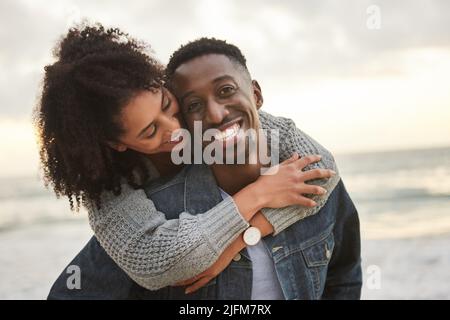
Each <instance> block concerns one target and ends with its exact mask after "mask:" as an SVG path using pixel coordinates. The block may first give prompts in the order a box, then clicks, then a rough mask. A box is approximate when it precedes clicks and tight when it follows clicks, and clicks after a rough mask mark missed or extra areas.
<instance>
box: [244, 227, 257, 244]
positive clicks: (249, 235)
mask: <svg viewBox="0 0 450 320" xmlns="http://www.w3.org/2000/svg"><path fill="white" fill-rule="evenodd" d="M259 240H261V232H260V231H259V229H258V228H255V227H250V228H248V229H247V230H245V232H244V242H245V243H246V244H247V245H249V246H254V245H255V244H257V243H258V242H259Z"/></svg>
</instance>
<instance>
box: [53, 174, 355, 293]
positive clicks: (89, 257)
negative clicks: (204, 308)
mask: <svg viewBox="0 0 450 320" xmlns="http://www.w3.org/2000/svg"><path fill="white" fill-rule="evenodd" d="M146 193H147V195H148V197H149V198H150V199H152V201H153V202H154V204H155V205H156V207H157V209H158V210H160V211H162V212H166V216H167V218H168V219H176V218H178V215H179V214H180V213H181V212H183V211H187V212H189V213H191V214H200V213H203V212H205V211H207V210H208V209H210V208H212V207H213V206H214V205H216V204H217V203H219V202H220V201H221V200H222V197H221V195H220V190H219V188H218V187H217V184H216V181H215V178H214V176H213V174H212V172H211V170H210V168H208V167H207V166H205V165H191V166H187V167H186V168H185V169H183V170H182V171H181V172H180V173H179V174H178V175H177V176H175V178H173V179H171V180H170V181H157V182H154V183H152V184H150V185H149V186H148V187H147V188H146ZM167 212H170V214H167ZM262 241H264V244H265V246H266V247H267V248H268V250H269V251H270V252H271V254H272V257H273V260H274V263H275V270H276V273H277V277H278V280H279V281H280V284H281V288H282V290H283V294H284V296H285V298H286V299H289V300H291V299H359V298H360V293H361V285H362V275H361V259H360V232H359V219H358V213H357V211H356V209H355V207H354V205H353V203H352V201H351V199H350V197H349V195H348V194H347V191H346V190H345V187H344V184H343V182H342V181H340V182H339V184H338V185H337V186H336V188H335V189H334V190H333V192H332V193H331V194H330V197H329V199H328V201H327V203H326V204H325V205H324V206H323V207H322V209H321V210H320V211H319V212H318V213H317V214H316V215H314V216H311V217H309V218H306V219H304V220H301V221H299V222H297V223H295V224H293V225H292V226H290V227H288V228H287V229H285V230H284V231H282V232H281V233H279V234H278V235H276V236H267V237H265V238H264V239H262ZM70 265H77V266H79V267H80V270H81V289H68V288H67V284H66V282H67V279H68V276H69V275H68V274H67V273H64V272H63V273H62V274H61V275H60V277H59V278H58V280H57V281H56V282H55V284H54V285H53V287H52V289H51V291H50V294H49V299H221V300H228V299H250V297H251V288H252V263H251V260H250V258H249V255H248V253H247V251H246V249H244V250H242V251H241V252H240V254H239V255H238V256H237V257H236V258H235V259H233V261H232V262H231V263H230V265H229V266H228V267H227V268H226V269H225V270H224V271H223V272H222V273H221V274H220V275H219V276H217V277H216V278H215V279H213V280H212V281H210V282H209V283H208V284H207V285H206V286H205V287H203V288H201V289H200V290H198V291H197V292H195V293H192V294H189V295H185V294H184V288H181V287H166V288H163V289H160V290H156V291H150V290H147V289H145V288H143V287H140V286H139V285H137V284H136V283H135V282H133V281H132V280H131V279H130V278H129V277H128V276H127V275H126V274H125V272H124V271H122V270H121V269H120V268H119V267H118V266H117V265H116V264H115V262H114V261H113V260H112V259H111V258H110V257H109V256H108V255H107V254H106V252H105V251H104V250H103V248H102V247H101V246H100V245H99V243H98V241H97V240H96V239H95V237H93V238H92V239H91V240H90V241H89V243H88V244H87V245H86V247H85V248H84V249H83V250H82V251H81V252H80V253H79V254H78V255H77V257H76V258H75V259H74V260H73V261H72V262H71V264H70Z"/></svg>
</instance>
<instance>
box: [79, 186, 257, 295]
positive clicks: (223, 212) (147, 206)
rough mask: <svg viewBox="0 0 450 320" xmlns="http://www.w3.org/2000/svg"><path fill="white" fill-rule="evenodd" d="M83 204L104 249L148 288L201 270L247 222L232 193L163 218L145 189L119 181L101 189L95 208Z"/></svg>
mask: <svg viewBox="0 0 450 320" xmlns="http://www.w3.org/2000/svg"><path fill="white" fill-rule="evenodd" d="M86 207H87V209H88V214H89V223H90V225H91V228H92V229H93V231H94V233H95V235H96V237H97V239H98V241H99V242H100V244H101V245H102V247H103V248H104V250H105V251H106V252H107V253H108V255H109V256H110V257H111V258H112V259H113V260H114V261H115V262H116V263H117V265H118V266H119V267H120V268H121V269H122V270H124V271H125V272H126V273H127V274H128V275H129V276H130V277H131V278H132V279H133V280H134V281H135V282H136V283H138V284H139V285H141V286H143V287H145V288H147V289H150V290H157V289H160V288H163V287H166V286H168V285H173V284H174V283H176V282H178V281H181V280H185V279H188V278H191V277H193V276H195V275H197V274H199V273H201V272H203V271H204V270H206V269H207V268H208V267H209V266H211V265H212V264H213V263H214V262H215V261H217V259H218V258H219V255H220V254H221V253H222V252H223V251H224V250H225V248H227V247H228V246H229V245H230V244H231V242H232V241H233V240H234V239H235V238H236V237H237V236H238V235H239V234H241V233H242V232H243V231H244V230H245V229H246V228H247V227H248V223H247V221H245V220H244V219H243V217H242V216H241V214H240V213H239V211H238V208H237V207H236V205H235V203H234V201H233V199H232V198H231V197H229V198H226V199H225V200H223V201H222V202H220V203H219V204H217V205H216V206H215V207H214V208H212V209H210V210H209V211H207V212H205V213H203V214H197V215H191V214H189V213H186V212H183V213H182V214H181V215H180V216H179V219H171V220H167V219H166V218H165V215H164V213H162V212H159V211H158V210H157V209H156V208H155V206H154V204H153V202H152V201H151V200H150V199H148V198H147V196H146V194H145V192H144V190H142V189H138V190H135V189H133V188H131V187H130V186H128V185H125V184H124V185H123V186H122V192H121V194H120V195H119V196H116V195H113V194H112V193H104V194H103V195H102V206H101V208H100V209H98V208H97V206H96V205H94V204H93V203H89V202H88V203H86Z"/></svg>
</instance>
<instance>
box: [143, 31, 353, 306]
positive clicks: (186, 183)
mask: <svg viewBox="0 0 450 320" xmlns="http://www.w3.org/2000/svg"><path fill="white" fill-rule="evenodd" d="M167 73H168V78H169V82H170V85H171V88H172V90H173V92H174V94H175V95H176V96H177V98H178V99H179V101H180V106H181V110H182V113H183V115H184V119H185V121H186V124H187V126H188V128H189V130H190V132H191V133H192V132H194V130H195V128H196V126H197V125H198V124H199V123H200V124H201V127H202V130H203V132H206V131H207V130H210V129H216V130H217V132H216V134H215V135H214V136H213V137H214V139H215V140H216V141H214V140H213V142H211V143H214V142H221V143H222V144H223V146H224V149H225V150H226V149H233V150H237V149H238V148H236V147H237V145H238V144H239V143H242V142H243V141H242V139H245V137H246V135H245V134H243V133H244V132H245V131H246V130H257V129H259V127H260V126H259V117H258V112H257V110H258V109H259V108H260V107H261V106H262V105H263V95H262V91H261V87H260V86H259V84H258V83H257V82H256V81H254V80H252V79H251V76H250V73H249V71H248V69H247V66H246V60H245V58H244V56H243V55H242V53H241V52H240V50H239V49H238V48H237V47H235V46H233V45H230V44H228V43H226V42H225V41H221V40H216V39H207V38H202V39H199V40H197V41H194V42H190V43H188V44H187V45H185V46H182V47H181V48H180V49H179V50H178V51H176V52H175V53H174V54H173V56H172V58H171V60H170V62H169V64H168V67H167ZM217 140H218V141H217ZM197 142H198V141H197ZM256 142H257V144H258V145H259V147H261V146H262V145H264V144H265V145H266V146H267V143H268V141H266V140H265V139H264V137H259V140H257V141H256ZM208 144H209V143H208V142H206V143H203V144H202V147H203V148H204V149H205V148H206V147H207V146H208ZM245 145H246V146H248V143H245ZM244 152H245V159H250V158H251V157H252V156H255V155H254V154H252V148H246V149H245V151H244ZM253 152H254V149H253ZM224 157H225V155H224ZM255 157H256V159H257V161H256V163H249V162H246V163H245V164H236V163H235V164H229V163H227V164H224V163H225V161H220V163H214V164H212V165H210V166H209V167H207V166H205V165H193V166H190V167H188V168H187V169H186V170H184V171H183V172H182V173H181V174H180V175H179V183H174V182H173V181H172V182H171V183H170V184H169V185H164V186H161V185H156V186H150V187H149V188H148V195H149V197H150V198H151V199H152V200H153V201H154V202H155V204H156V205H157V206H160V208H159V209H160V210H162V211H165V212H177V211H180V210H182V209H186V210H188V211H189V212H192V213H198V212H201V210H207V209H208V207H205V202H209V204H207V206H208V205H209V206H213V205H214V204H215V202H219V201H220V200H221V199H222V198H225V197H227V196H229V195H232V194H234V193H236V192H237V191H238V190H240V189H242V188H243V187H245V186H246V185H248V184H250V183H252V182H253V181H255V180H256V179H257V178H258V177H259V175H260V173H261V168H262V166H263V165H262V164H261V162H260V161H258V160H259V157H258V155H256V156H255ZM223 160H225V159H223ZM216 184H217V185H216ZM181 186H182V187H183V188H181ZM177 188H178V189H179V190H180V191H182V190H184V192H183V191H182V192H181V193H182V194H183V203H184V204H185V206H186V208H183V204H182V203H181V202H180V203H179V204H178V205H177V203H176V202H172V203H170V204H167V201H165V200H166V197H167V195H168V194H170V193H175V192H176V189H177ZM194 191H195V193H194ZM274 210H277V209H274ZM260 236H261V232H259V231H258V230H255V228H252V227H250V228H249V229H248V232H245V233H244V236H243V246H242V247H243V248H245V247H247V249H243V250H242V252H241V253H242V255H241V254H238V255H237V256H236V258H235V259H233V260H234V261H233V262H232V263H231V264H230V265H229V266H228V267H227V268H226V269H225V270H224V271H223V272H222V273H221V274H220V275H219V276H218V277H217V279H215V281H214V284H213V285H214V286H215V289H214V290H212V293H211V291H210V294H208V295H207V297H208V298H219V299H236V298H238V299H321V298H329V299H357V298H359V297H360V290H361V282H362V280H361V265H360V236H359V220H358V214H357V211H356V209H355V207H354V205H353V203H352V201H351V199H350V197H349V196H348V194H347V192H346V190H345V187H344V185H343V183H342V181H341V182H339V184H338V185H337V187H336V188H335V189H334V190H333V192H332V194H331V195H330V197H329V199H328V200H327V202H326V204H325V205H324V206H323V207H322V209H321V210H320V211H319V213H318V214H316V215H315V216H313V217H310V218H308V219H305V220H303V221H301V222H297V223H295V224H293V225H292V226H290V227H289V228H287V229H285V230H284V231H282V232H280V233H278V234H277V235H275V236H272V237H270V236H269V237H265V238H264V239H262V240H261V239H260ZM210 290H211V288H210Z"/></svg>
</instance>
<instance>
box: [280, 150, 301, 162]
mask: <svg viewBox="0 0 450 320" xmlns="http://www.w3.org/2000/svg"><path fill="white" fill-rule="evenodd" d="M298 158H299V155H298V153H297V152H294V153H293V154H292V156H291V157H290V158H289V159H286V160H284V161H283V162H282V163H281V164H283V165H285V164H289V163H292V162H294V161H296V160H298Z"/></svg>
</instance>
